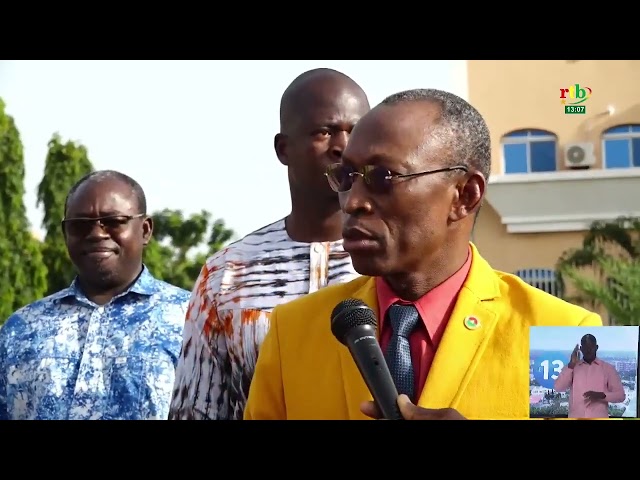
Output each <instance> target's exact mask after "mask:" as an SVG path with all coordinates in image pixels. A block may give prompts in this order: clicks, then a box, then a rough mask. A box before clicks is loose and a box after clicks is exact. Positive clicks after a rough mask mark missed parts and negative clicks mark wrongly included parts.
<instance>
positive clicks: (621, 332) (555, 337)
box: [529, 326, 640, 352]
mask: <svg viewBox="0 0 640 480" xmlns="http://www.w3.org/2000/svg"><path fill="white" fill-rule="evenodd" d="M639 331H640V329H639V327H623V326H609V327H531V332H530V333H531V335H530V342H529V349H530V350H559V351H564V350H567V351H571V350H573V348H574V347H575V346H576V344H579V343H580V339H581V338H582V337H583V336H584V335H586V334H587V333H590V334H592V335H593V336H595V337H596V340H597V342H598V347H599V349H600V350H602V351H604V352H610V351H620V352H637V351H638V333H639Z"/></svg>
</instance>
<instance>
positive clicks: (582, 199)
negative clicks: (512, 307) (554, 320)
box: [467, 60, 640, 294]
mask: <svg viewBox="0 0 640 480" xmlns="http://www.w3.org/2000/svg"><path fill="white" fill-rule="evenodd" d="M467 80H468V100H469V102H470V103H471V104H473V105H474V106H475V107H476V108H477V109H478V110H479V111H480V113H482V115H483V116H484V117H485V118H486V120H487V122H488V124H489V128H490V130H491V138H492V143H493V152H492V154H493V166H492V174H491V178H490V181H489V186H488V189H487V197H486V198H487V201H486V202H485V204H484V206H483V207H482V209H481V211H480V214H479V217H478V221H477V226H476V229H475V232H474V241H475V243H476V244H477V246H478V248H479V250H480V252H481V253H482V254H483V256H485V258H487V259H488V260H489V261H490V262H491V264H492V265H493V266H494V267H495V268H497V269H500V270H503V271H506V272H511V273H516V274H518V275H519V276H520V277H522V278H523V279H525V280H526V281H528V282H529V283H532V284H535V285H536V286H539V287H540V288H543V289H544V290H546V291H549V292H550V293H553V294H559V292H557V284H556V282H555V271H554V267H555V264H556V262H557V261H558V259H559V257H560V256H561V255H562V254H563V253H564V252H565V251H566V250H568V249H571V248H578V247H579V246H580V245H581V242H582V239H583V237H584V233H585V231H586V230H587V229H588V227H589V225H590V224H591V223H592V222H593V221H595V220H601V221H607V220H613V219H615V218H617V217H620V216H626V215H628V216H640V89H639V88H638V85H639V84H640V61H638V60H522V61H504V60H503V61H500V60H471V61H468V62H467Z"/></svg>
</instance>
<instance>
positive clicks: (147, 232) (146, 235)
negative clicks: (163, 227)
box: [142, 217, 153, 247]
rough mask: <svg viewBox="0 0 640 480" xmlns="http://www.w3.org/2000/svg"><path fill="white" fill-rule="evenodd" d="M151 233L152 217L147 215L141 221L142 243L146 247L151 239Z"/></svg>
mask: <svg viewBox="0 0 640 480" xmlns="http://www.w3.org/2000/svg"><path fill="white" fill-rule="evenodd" d="M152 235H153V218H151V217H147V218H145V219H144V222H142V244H143V245H144V246H145V247H146V246H147V245H149V242H150V241H151V236H152Z"/></svg>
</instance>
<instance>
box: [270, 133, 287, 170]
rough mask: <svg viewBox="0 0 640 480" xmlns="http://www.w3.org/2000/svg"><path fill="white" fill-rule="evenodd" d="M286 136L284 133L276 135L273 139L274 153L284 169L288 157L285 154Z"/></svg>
mask: <svg viewBox="0 0 640 480" xmlns="http://www.w3.org/2000/svg"><path fill="white" fill-rule="evenodd" d="M287 140H288V139H287V136H286V135H285V134H284V133H277V134H276V136H275V137H274V139H273V148H274V149H275V151H276V155H277V156H278V160H280V163H281V164H282V165H284V166H285V167H287V166H289V157H288V154H287Z"/></svg>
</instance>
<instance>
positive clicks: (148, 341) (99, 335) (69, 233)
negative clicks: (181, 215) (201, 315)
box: [0, 171, 189, 420]
mask: <svg viewBox="0 0 640 480" xmlns="http://www.w3.org/2000/svg"><path fill="white" fill-rule="evenodd" d="M65 205H66V207H65V218H64V220H63V226H62V232H61V234H63V235H64V239H65V241H66V246H67V250H68V253H69V257H70V258H71V260H72V261H73V264H74V265H75V268H76V269H77V272H78V274H77V277H76V278H75V280H74V281H73V283H72V284H71V285H70V286H69V287H68V288H64V289H62V290H60V291H58V292H56V293H54V294H53V295H50V296H48V297H45V298H43V299H41V300H37V301H35V302H33V303H31V304H29V305H27V306H25V307H23V308H21V309H19V310H18V311H16V312H15V313H14V314H13V315H11V316H10V317H9V319H8V320H7V322H6V324H5V325H4V326H3V327H2V329H1V330H0V419H10V420H101V419H102V420H145V419H158V420H166V419H167V417H168V413H169V401H170V399H171V389H172V387H173V381H174V378H175V367H176V363H177V358H178V355H179V353H180V345H181V340H182V327H183V324H184V315H185V313H186V309H187V305H188V301H189V292H188V291H186V290H183V289H180V288H177V287H175V286H173V285H169V284H167V283H165V282H163V281H159V280H157V279H155V278H154V277H153V275H152V274H151V273H150V272H149V271H148V270H147V268H146V267H145V266H144V265H143V263H142V253H143V250H144V248H145V246H146V245H147V244H148V242H149V240H150V239H151V235H152V232H153V221H152V219H151V218H150V217H148V216H147V203H146V198H145V194H144V191H143V190H142V188H141V187H140V185H139V184H138V182H136V181H135V180H133V179H132V178H130V177H128V176H127V175H124V174H122V173H120V172H116V171H98V172H94V173H91V174H89V175H88V176H86V177H84V178H83V179H81V180H80V181H79V182H78V183H77V184H76V185H75V186H74V187H73V188H72V189H71V191H70V192H69V194H68V196H67V200H66V203H65Z"/></svg>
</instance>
